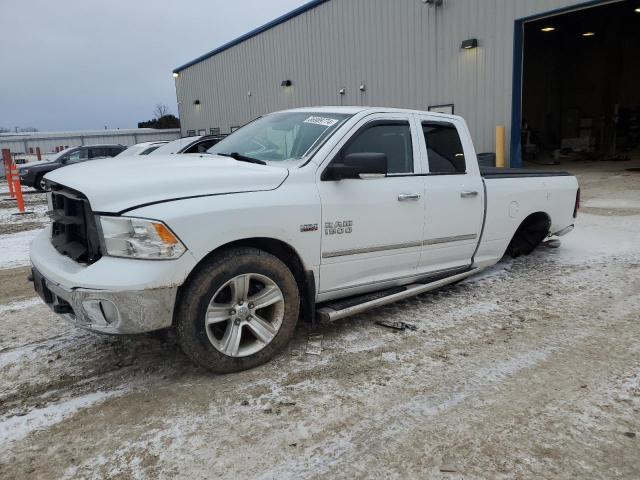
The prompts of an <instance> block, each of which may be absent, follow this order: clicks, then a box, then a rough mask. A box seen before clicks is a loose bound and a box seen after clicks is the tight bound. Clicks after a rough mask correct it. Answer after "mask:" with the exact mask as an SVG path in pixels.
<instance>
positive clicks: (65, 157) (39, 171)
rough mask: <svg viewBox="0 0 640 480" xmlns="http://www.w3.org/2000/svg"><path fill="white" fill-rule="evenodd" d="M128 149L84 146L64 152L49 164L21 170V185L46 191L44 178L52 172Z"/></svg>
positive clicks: (38, 163) (41, 163)
mask: <svg viewBox="0 0 640 480" xmlns="http://www.w3.org/2000/svg"><path fill="white" fill-rule="evenodd" d="M126 148H127V147H125V146H124V145H113V144H110V145H84V146H82V147H71V148H67V149H65V150H62V151H61V152H59V153H58V154H56V155H55V156H54V157H53V158H52V159H51V160H50V161H48V162H32V163H27V164H25V165H24V166H23V167H21V168H19V172H20V183H21V184H22V185H27V186H29V187H33V188H35V189H37V190H41V191H44V190H45V189H46V188H45V182H44V176H45V174H47V173H49V172H50V171H52V170H56V169H58V168H61V167H64V166H65V165H71V164H73V163H80V162H84V161H87V160H96V159H98V158H105V157H115V156H116V155H118V154H119V153H121V152H122V151H123V150H125V149H126Z"/></svg>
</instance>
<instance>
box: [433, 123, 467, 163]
mask: <svg viewBox="0 0 640 480" xmlns="http://www.w3.org/2000/svg"><path fill="white" fill-rule="evenodd" d="M422 132H423V133H424V141H425V143H426V144H427V156H428V160H429V173H465V172H466V171H467V167H466V164H465V160H464V150H463V149H462V142H461V141H460V135H458V130H457V129H456V127H455V125H453V124H452V123H447V122H422Z"/></svg>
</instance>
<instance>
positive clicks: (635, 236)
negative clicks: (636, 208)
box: [555, 213, 640, 263]
mask: <svg viewBox="0 0 640 480" xmlns="http://www.w3.org/2000/svg"><path fill="white" fill-rule="evenodd" d="M561 240H562V246H561V247H560V248H559V249H557V250H555V252H556V258H558V259H559V260H560V261H568V262H570V263H574V262H579V263H583V262H585V261H587V260H593V259H597V258H603V257H610V256H615V255H625V254H632V253H636V254H637V253H639V252H640V215H631V216H624V217H621V216H615V215H612V216H602V215H589V214H586V213H581V214H579V215H578V218H577V221H576V228H575V230H574V231H573V232H571V233H569V234H568V235H567V236H565V237H561Z"/></svg>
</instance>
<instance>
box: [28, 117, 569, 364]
mask: <svg viewBox="0 0 640 480" xmlns="http://www.w3.org/2000/svg"><path fill="white" fill-rule="evenodd" d="M158 150H160V149H158ZM158 150H156V152H157V151H158ZM174 158H175V157H171V156H170V155H164V156H163V155H159V156H158V155H151V156H149V158H144V159H137V158H132V159H125V160H118V159H114V160H113V161H109V162H92V164H84V165H75V166H72V167H69V168H67V169H64V170H61V171H59V172H53V173H51V174H49V175H47V180H48V182H49V183H50V185H51V192H50V193H49V204H50V205H51V218H52V224H51V225H50V226H49V227H48V228H47V229H46V230H45V231H43V232H41V233H40V235H39V236H37V237H36V238H35V240H34V241H33V243H32V244H31V262H32V264H33V276H32V278H33V280H34V285H35V288H36V291H37V292H38V294H39V295H40V296H41V297H42V299H43V300H44V302H45V303H47V304H48V305H49V306H50V307H51V308H52V309H53V310H54V312H56V313H58V314H60V315H63V316H64V317H65V318H66V319H68V320H70V321H72V322H74V323H75V324H76V325H78V326H80V327H83V328H87V329H90V330H95V331H98V332H102V333H110V334H130V333H142V332H148V331H152V330H158V329H162V328H169V327H173V328H175V329H176V332H177V339H178V342H179V344H180V345H181V347H182V349H183V350H184V351H185V353H186V354H187V355H189V357H191V359H193V360H194V361H195V362H196V363H197V364H199V365H201V366H202V367H204V368H208V369H210V370H212V371H215V372H221V373H226V372H234V371H238V370H244V369H246V368H251V367H255V366H257V365H260V364H261V363H264V362H266V361H267V360H269V359H270V358H272V357H273V356H274V355H275V354H276V353H277V352H279V351H281V350H282V349H283V348H284V347H285V346H286V344H287V342H288V341H289V339H290V338H291V337H292V335H293V333H294V329H295V326H296V322H297V321H298V318H299V316H302V317H306V318H307V319H309V320H311V321H313V319H314V318H315V317H316V315H317V316H318V317H320V318H321V319H322V320H323V321H325V322H330V321H334V320H339V319H341V318H344V317H347V316H349V315H353V314H355V313H360V312H363V311H366V310H368V309H370V308H374V307H378V306H380V305H384V304H387V303H390V302H393V301H397V300H402V299H407V298H410V297H412V296H414V295H417V294H419V293H423V292H426V291H429V290H433V289H436V288H439V287H442V286H444V285H447V284H452V283H455V282H458V281H460V280H462V279H464V278H466V277H468V276H470V275H473V274H474V273H477V272H479V271H480V270H482V269H484V268H486V267H489V266H491V265H493V264H495V263H496V262H498V260H500V258H502V256H503V255H504V254H505V253H508V254H510V255H512V256H514V257H515V256H518V255H525V254H529V253H531V252H532V251H533V249H534V248H536V246H537V245H538V244H539V243H540V242H541V241H543V240H544V239H545V238H547V237H549V236H552V235H557V236H562V235H565V234H567V233H569V232H570V231H571V230H572V229H573V226H574V223H575V219H576V216H577V213H578V206H579V189H578V182H577V180H576V178H575V177H573V176H571V175H569V174H568V173H565V172H559V171H557V170H552V171H536V170H528V169H526V170H523V169H508V168H480V167H479V166H478V161H477V157H476V152H475V149H474V146H473V143H472V141H471V135H470V133H469V130H468V128H467V125H466V123H465V121H464V120H463V119H462V118H460V117H457V116H454V115H445V114H440V113H434V112H420V111H413V110H399V109H388V108H363V107H326V108H322V107H314V108H311V109H298V110H289V111H285V112H278V113H273V114H269V115H265V116H263V117H261V118H260V119H258V120H256V121H254V122H252V123H250V124H248V125H246V126H244V127H242V128H241V129H240V130H238V131H237V132H234V133H233V134H231V135H230V136H229V137H228V138H226V139H225V140H223V141H221V142H220V143H219V144H217V145H216V146H214V147H213V148H211V149H210V150H209V152H208V155H184V156H183V158H182V159H181V160H180V162H179V163H180V165H181V166H183V167H184V168H176V161H174ZM125 168H126V170H127V175H122V171H123V169H125ZM399 308H404V307H402V306H401V307H399Z"/></svg>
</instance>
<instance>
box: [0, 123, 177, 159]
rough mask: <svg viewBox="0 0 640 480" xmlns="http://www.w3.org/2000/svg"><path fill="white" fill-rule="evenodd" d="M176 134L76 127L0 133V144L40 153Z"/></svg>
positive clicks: (13, 149) (19, 151)
mask: <svg viewBox="0 0 640 480" xmlns="http://www.w3.org/2000/svg"><path fill="white" fill-rule="evenodd" d="M177 138H180V130H179V129H177V128H172V129H164V130H158V129H155V128H131V129H123V130H80V131H74V132H33V133H31V132H29V133H26V132H24V133H1V134H0V148H8V149H10V150H11V152H12V153H15V154H27V155H29V154H31V155H33V154H34V152H35V150H36V148H39V149H40V151H41V152H42V154H47V153H54V152H57V151H58V150H62V149H63V148H68V147H77V146H80V145H99V144H108V143H114V144H120V145H126V146H130V145H134V144H136V143H142V142H153V141H157V140H175V139H177Z"/></svg>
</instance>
